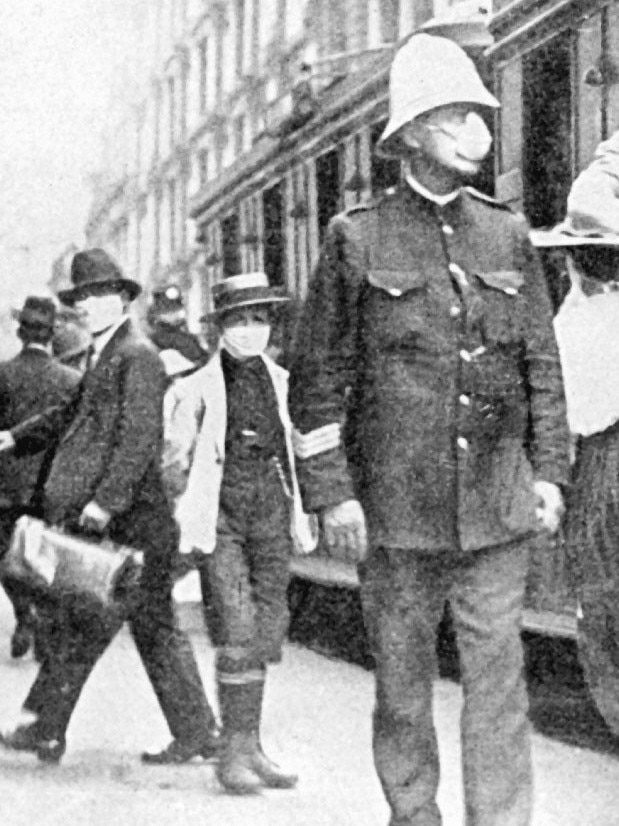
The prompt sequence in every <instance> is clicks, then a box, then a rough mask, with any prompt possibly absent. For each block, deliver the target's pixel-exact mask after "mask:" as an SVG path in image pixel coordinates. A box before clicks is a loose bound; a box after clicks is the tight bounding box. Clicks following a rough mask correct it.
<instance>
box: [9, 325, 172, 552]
mask: <svg viewBox="0 0 619 826" xmlns="http://www.w3.org/2000/svg"><path fill="white" fill-rule="evenodd" d="M165 386H166V375H165V371H164V368H163V364H162V362H161V360H160V358H159V356H158V354H157V352H156V350H155V348H154V346H153V345H152V344H151V343H150V342H149V341H148V340H147V339H145V338H143V337H141V336H140V335H139V334H138V332H137V331H136V330H135V329H134V327H133V324H132V322H131V321H129V320H127V321H126V322H125V323H124V324H122V325H121V327H120V328H119V329H118V330H117V331H116V333H115V334H114V335H113V336H112V338H111V339H110V341H109V342H108V343H107V344H106V346H105V347H104V349H103V351H102V353H101V355H100V356H99V359H98V361H97V363H96V365H95V366H94V367H93V368H91V369H89V370H87V371H86V373H85V375H84V377H83V379H82V382H81V383H80V386H79V388H78V390H77V392H76V393H75V394H74V396H73V398H72V399H71V401H70V402H69V403H68V404H65V405H62V406H58V407H56V408H50V409H48V410H47V411H45V413H43V414H41V415H40V416H37V417H35V418H33V419H31V420H29V421H26V422H24V423H22V424H21V425H19V426H18V427H16V428H13V430H12V431H11V432H12V435H13V437H14V438H15V442H16V453H17V454H18V455H19V454H20V453H24V452H30V451H32V450H33V449H36V447H37V446H39V445H40V444H42V443H43V444H45V443H48V442H49V441H50V440H53V439H54V438H58V439H59V441H58V446H57V447H56V450H55V453H54V457H53V460H52V463H51V467H50V471H49V475H48V476H47V479H46V481H45V485H44V489H43V511H44V516H45V519H46V521H47V522H49V523H50V524H62V525H66V526H68V527H71V526H72V525H74V524H75V522H76V521H77V518H78V517H79V514H80V513H81V511H82V509H83V508H84V506H85V505H86V504H87V503H88V502H90V501H91V500H94V501H95V502H96V503H97V504H98V505H100V506H101V507H102V508H104V509H105V510H107V511H109V512H110V513H111V514H112V520H111V522H110V527H109V532H110V536H111V538H112V539H114V540H116V541H118V542H121V543H124V544H127V545H132V546H134V547H137V548H141V549H143V550H145V551H147V552H154V553H160V552H168V551H169V550H170V549H171V548H173V547H174V543H175V537H176V529H175V525H174V519H173V517H172V514H171V512H170V509H169V506H168V504H167V501H166V497H165V495H164V490H163V485H162V481H161V473H160V462H161V449H162V436H163V421H162V401H163V394H164V390H165Z"/></svg>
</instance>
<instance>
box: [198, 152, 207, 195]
mask: <svg viewBox="0 0 619 826" xmlns="http://www.w3.org/2000/svg"><path fill="white" fill-rule="evenodd" d="M208 162H209V155H208V149H201V150H200V152H199V153H198V175H199V179H200V186H204V184H205V183H206V182H207V181H208Z"/></svg>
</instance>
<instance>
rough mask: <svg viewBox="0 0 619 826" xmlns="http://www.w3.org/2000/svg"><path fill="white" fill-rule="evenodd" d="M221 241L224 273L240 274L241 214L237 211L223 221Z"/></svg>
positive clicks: (226, 274)
mask: <svg viewBox="0 0 619 826" xmlns="http://www.w3.org/2000/svg"><path fill="white" fill-rule="evenodd" d="M221 242H222V254H223V267H222V269H223V275H224V278H227V277H228V276H230V275H238V274H239V273H240V272H241V246H240V243H241V241H240V237H239V216H238V215H237V214H236V213H233V214H232V215H229V216H228V217H227V218H224V219H223V220H222V222H221Z"/></svg>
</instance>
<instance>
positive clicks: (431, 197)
mask: <svg viewBox="0 0 619 826" xmlns="http://www.w3.org/2000/svg"><path fill="white" fill-rule="evenodd" d="M404 180H405V181H406V183H407V184H408V185H409V186H410V188H411V189H413V190H414V191H415V192H416V193H417V194H418V195H421V197H422V198H425V199H426V200H428V201H432V203H434V204H437V205H438V206H440V207H444V206H447V204H450V203H451V202H452V201H455V200H456V198H457V197H458V195H459V194H460V190H459V189H455V190H454V191H453V192H448V193H447V194H446V195H437V194H436V193H435V192H431V191H430V190H429V189H428V188H427V187H425V186H424V185H423V184H421V183H419V181H418V180H417V178H415V176H414V175H413V173H412V172H411V170H410V167H409V168H408V169H407V170H406V173H405V175H404Z"/></svg>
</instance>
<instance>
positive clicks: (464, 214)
mask: <svg viewBox="0 0 619 826" xmlns="http://www.w3.org/2000/svg"><path fill="white" fill-rule="evenodd" d="M292 361H293V363H292V369H291V412H292V416H293V421H294V423H295V425H296V427H297V428H298V429H299V430H300V431H301V433H303V434H308V433H309V434H310V437H308V438H310V441H311V434H312V433H313V432H314V431H315V430H316V429H318V428H321V427H324V426H325V425H327V424H330V423H333V422H338V421H340V422H343V423H344V424H345V431H344V432H345V443H346V448H347V449H346V455H345V451H344V449H343V448H342V447H336V448H334V449H331V450H326V451H323V452H319V453H317V454H316V455H315V456H313V457H311V458H309V459H307V460H306V461H305V462H301V463H300V476H301V482H302V486H303V488H304V496H305V499H306V505H307V506H308V507H309V508H312V509H318V508H321V507H324V506H326V505H329V504H331V505H333V504H336V503H338V502H341V501H344V500H346V499H348V498H352V497H355V496H356V497H357V498H359V499H360V501H361V503H362V505H363V507H364V510H365V514H366V518H367V522H368V528H369V535H370V541H371V542H372V543H373V544H374V545H376V544H381V545H385V546H390V547H402V548H415V549H425V550H442V549H462V550H465V551H468V550H472V549H477V548H483V547H487V546H491V545H494V544H498V543H503V542H506V541H509V540H513V539H515V538H516V537H519V536H522V535H525V534H526V533H527V532H529V531H531V530H533V529H534V528H535V504H536V503H535V500H534V495H533V492H532V483H533V480H534V478H536V479H543V480H546V481H548V482H555V483H559V484H561V483H564V482H565V481H566V477H567V468H568V434H567V425H566V418H565V405H564V396H563V389H562V380H561V371H560V367H559V361H558V355H557V349H556V344H555V340H554V334H553V328H552V320H551V308H550V303H549V298H548V295H547V291H546V287H545V283H544V279H543V275H542V273H541V272H540V268H539V266H538V264H537V261H536V259H535V256H534V253H533V250H532V248H531V246H530V243H529V241H528V237H527V226H526V223H525V222H524V220H523V219H521V218H518V217H516V216H515V215H513V214H512V213H511V212H510V211H509V210H508V209H506V208H504V207H503V206H502V205H499V204H498V203H496V202H494V201H492V200H491V199H488V198H486V197H485V196H482V195H481V194H479V193H475V192H474V191H468V190H463V191H462V192H461V193H460V194H459V195H458V197H457V198H456V199H455V200H454V201H452V202H450V203H449V204H447V205H445V206H444V207H439V206H437V205H436V204H435V203H433V202H432V201H430V200H427V199H425V198H423V197H422V196H421V195H418V194H417V193H416V192H414V191H413V190H412V189H411V188H410V187H409V186H407V185H404V184H403V185H402V186H401V187H400V188H398V189H396V190H395V191H392V192H391V193H387V194H385V195H384V196H383V197H382V198H379V199H377V200H375V201H373V202H370V203H369V204H367V205H365V206H360V207H357V208H354V209H352V210H349V211H348V212H347V213H345V214H342V215H339V216H336V217H335V218H334V219H333V220H332V221H331V224H330V226H329V229H328V233H327V238H326V242H325V245H324V248H323V250H322V254H321V257H320V260H319V263H318V266H317V270H316V272H315V275H314V278H313V281H312V283H311V285H310V290H309V296H308V299H307V302H306V306H305V310H304V317H303V319H302V321H301V324H300V328H299V332H298V337H297V341H296V345H295V352H294V354H293V360H292Z"/></svg>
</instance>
